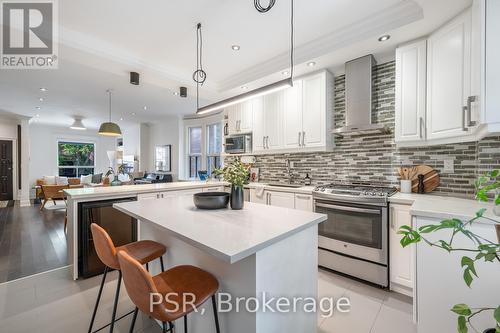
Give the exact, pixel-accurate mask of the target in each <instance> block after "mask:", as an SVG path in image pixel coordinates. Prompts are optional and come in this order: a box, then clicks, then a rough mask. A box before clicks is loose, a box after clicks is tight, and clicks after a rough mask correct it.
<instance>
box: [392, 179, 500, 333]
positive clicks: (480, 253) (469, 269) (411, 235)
mask: <svg viewBox="0 0 500 333" xmlns="http://www.w3.org/2000/svg"><path fill="white" fill-rule="evenodd" d="M499 174H500V173H499V171H498V170H493V171H490V172H488V173H486V174H485V175H484V176H482V177H480V178H479V179H478V180H477V182H476V199H477V200H479V201H483V202H487V201H489V199H490V197H491V194H492V193H493V192H494V194H493V195H492V197H493V201H494V203H495V208H497V207H498V206H499V205H500V194H499V192H498V189H500V182H499V181H498V177H499ZM485 212H486V209H484V208H483V209H481V210H479V211H478V212H477V213H476V216H475V217H474V218H472V219H471V220H469V221H465V222H464V221H461V220H459V219H448V220H444V221H441V223H440V224H435V225H424V226H421V227H420V228H418V229H413V228H411V227H409V226H402V227H401V228H400V230H399V232H398V233H399V234H401V235H403V238H402V239H401V245H402V246H403V247H406V246H408V245H410V244H414V243H419V242H422V241H423V242H425V243H427V244H428V245H430V246H434V247H437V248H440V249H443V250H445V251H447V252H448V253H451V252H464V253H467V255H464V256H463V257H462V259H461V266H462V268H463V271H464V272H463V279H464V281H465V284H466V285H467V286H468V287H470V286H471V284H472V282H473V280H474V277H476V278H477V277H478V275H477V272H476V268H475V266H474V264H475V263H476V262H479V261H485V262H490V263H492V264H495V265H498V264H500V221H497V220H494V219H491V218H489V217H487V216H485V215H484V213H485ZM478 219H487V220H489V221H491V222H492V223H493V224H494V226H495V228H496V234H497V240H496V241H495V240H488V239H485V238H483V237H481V236H479V235H476V234H475V233H473V232H472V231H471V230H470V226H471V224H472V223H474V222H475V221H476V220H478ZM447 229H448V230H450V233H451V237H450V239H449V240H438V241H436V242H432V241H430V240H428V238H426V234H431V233H433V232H436V231H438V230H447ZM457 234H462V235H465V236H466V237H467V238H468V239H470V241H471V243H472V244H473V245H472V246H471V247H470V248H456V247H454V245H453V240H454V238H455V236H456V235H457ZM499 301H500V300H499ZM451 311H452V312H454V313H455V314H456V315H458V318H457V330H458V332H459V333H467V332H468V331H469V327H470V328H472V329H473V330H474V331H475V332H478V331H477V330H476V329H475V328H474V326H473V325H472V323H471V319H472V318H473V317H474V316H476V315H478V314H479V313H482V312H485V311H490V312H492V314H493V318H492V322H493V323H494V325H495V328H490V329H487V330H485V331H484V333H500V305H499V306H497V307H496V308H495V307H481V308H471V307H470V306H469V305H467V304H456V305H454V306H453V307H452V309H451Z"/></svg>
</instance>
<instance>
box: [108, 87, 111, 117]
mask: <svg viewBox="0 0 500 333" xmlns="http://www.w3.org/2000/svg"><path fill="white" fill-rule="evenodd" d="M108 97H109V122H111V90H108Z"/></svg>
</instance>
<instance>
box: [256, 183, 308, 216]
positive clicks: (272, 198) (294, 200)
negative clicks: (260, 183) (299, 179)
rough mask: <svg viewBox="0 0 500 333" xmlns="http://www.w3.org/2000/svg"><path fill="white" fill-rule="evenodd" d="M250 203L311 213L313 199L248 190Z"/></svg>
mask: <svg viewBox="0 0 500 333" xmlns="http://www.w3.org/2000/svg"><path fill="white" fill-rule="evenodd" d="M250 202H254V203H261V204H265V205H270V206H277V207H284V208H294V209H298V210H305V211H309V212H312V211H313V198H312V195H310V194H298V193H290V192H279V191H269V190H262V189H256V188H252V189H250Z"/></svg>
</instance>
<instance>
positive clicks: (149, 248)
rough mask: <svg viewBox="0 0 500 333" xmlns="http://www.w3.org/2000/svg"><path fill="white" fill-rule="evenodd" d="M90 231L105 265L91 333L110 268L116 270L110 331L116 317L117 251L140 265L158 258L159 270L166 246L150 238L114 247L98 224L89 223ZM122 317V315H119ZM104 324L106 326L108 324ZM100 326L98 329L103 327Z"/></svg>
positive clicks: (119, 277)
mask: <svg viewBox="0 0 500 333" xmlns="http://www.w3.org/2000/svg"><path fill="white" fill-rule="evenodd" d="M90 229H91V231H92V237H93V239H94V247H95V250H96V252H97V256H98V257H99V259H100V260H101V261H102V262H103V263H104V265H106V267H105V268H104V274H103V276H102V281H101V286H100V287H99V293H98V294H97V300H96V303H95V307H94V312H93V313H92V319H91V320H90V326H89V331H88V332H89V333H92V327H93V326H94V321H95V316H96V313H97V308H98V307H99V301H100V300H101V295H102V289H103V287H104V282H105V281H106V275H107V274H108V272H109V270H110V269H116V270H118V282H117V285H116V293H115V302H114V305H113V315H112V317H111V323H110V324H108V325H109V326H110V330H109V331H110V332H113V328H114V325H115V319H116V308H117V306H118V298H119V296H120V285H121V281H122V271H121V269H120V263H119V262H118V257H117V255H116V254H117V253H118V252H122V253H128V254H129V255H130V256H131V257H132V258H134V259H135V260H136V261H137V262H138V263H139V264H140V265H144V264H146V267H147V266H148V263H149V262H151V261H153V260H155V259H158V258H159V259H160V264H161V270H162V272H163V271H164V270H165V268H164V265H163V257H162V256H163V255H164V254H165V252H167V248H166V247H165V246H164V245H163V244H160V243H157V242H153V241H150V240H143V241H138V242H133V243H129V244H126V245H123V246H118V247H115V245H114V244H113V240H112V239H111V237H110V236H109V234H108V233H107V232H106V230H104V229H103V228H101V227H100V226H99V225H97V224H95V223H92V224H91V225H90ZM121 318H123V317H121ZM121 318H119V319H121ZM108 325H106V326H108ZM106 326H104V327H101V328H100V329H99V330H101V329H103V328H105V327H106Z"/></svg>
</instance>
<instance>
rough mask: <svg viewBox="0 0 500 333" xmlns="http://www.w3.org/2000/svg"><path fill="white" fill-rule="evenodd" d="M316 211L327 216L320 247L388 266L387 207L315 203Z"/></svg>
mask: <svg viewBox="0 0 500 333" xmlns="http://www.w3.org/2000/svg"><path fill="white" fill-rule="evenodd" d="M314 208H315V211H316V212H317V213H322V214H326V215H328V219H327V220H326V221H325V222H323V223H321V224H319V229H318V232H319V247H320V248H323V249H325V250H330V251H333V252H336V253H340V254H344V255H348V256H351V257H355V258H359V259H363V260H368V261H371V262H375V263H378V264H382V265H387V261H388V260H387V257H388V242H387V234H388V220H387V207H379V206H371V205H359V204H346V203H341V202H335V201H323V200H316V201H315V207H314Z"/></svg>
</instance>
